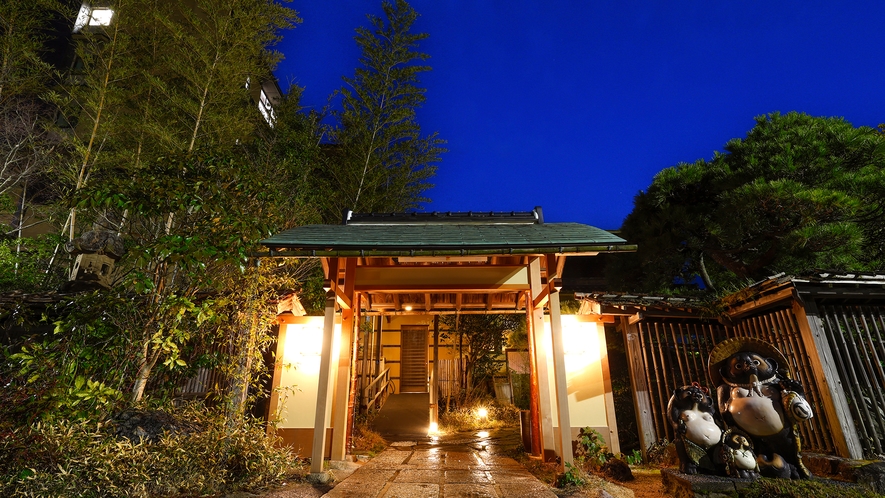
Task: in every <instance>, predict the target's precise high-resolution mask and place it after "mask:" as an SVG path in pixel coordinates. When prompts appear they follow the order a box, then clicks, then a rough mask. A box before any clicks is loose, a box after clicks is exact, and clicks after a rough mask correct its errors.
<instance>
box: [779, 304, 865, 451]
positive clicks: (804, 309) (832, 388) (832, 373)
mask: <svg viewBox="0 0 885 498" xmlns="http://www.w3.org/2000/svg"><path fill="white" fill-rule="evenodd" d="M793 314H795V315H796V322H797V323H798V324H799V332H800V334H801V336H802V344H803V345H805V348H806V351H807V352H808V357H809V358H811V361H810V362H809V363H810V364H811V369H812V371H813V372H814V377H815V380H816V381H817V383H818V386H820V395H821V397H822V398H823V399H822V400H821V404H823V409H824V412H825V413H826V414H827V421H828V422H829V425H830V427H829V429H830V432H831V433H832V435H833V442H834V443H835V445H836V452H837V453H838V454H839V456H841V457H845V458H851V459H854V460H860V459H862V458H863V447H862V446H861V444H860V438H859V437H858V434H857V429H856V428H855V427H854V417H853V416H852V415H851V408H850V407H849V406H848V400H847V399H846V397H845V388H844V387H843V386H842V379H840V377H839V371H838V370H837V368H836V365H837V361H836V360H835V358H834V356H833V351H832V350H831V349H830V344H829V342H828V341H827V336H826V332H825V331H824V329H823V324H822V322H821V319H820V315H819V313H818V310H817V305H816V304H815V302H814V299H805V306H802V305H800V304H799V303H798V302H795V301H794V302H793Z"/></svg>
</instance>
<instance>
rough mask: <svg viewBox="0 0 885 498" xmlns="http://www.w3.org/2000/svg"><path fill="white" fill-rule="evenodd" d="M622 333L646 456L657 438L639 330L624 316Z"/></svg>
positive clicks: (634, 404)
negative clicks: (623, 331) (624, 331)
mask: <svg viewBox="0 0 885 498" xmlns="http://www.w3.org/2000/svg"><path fill="white" fill-rule="evenodd" d="M621 329H622V330H626V331H627V332H626V333H624V344H625V346H626V348H627V360H628V361H629V362H630V387H631V388H632V391H633V407H634V409H635V410H636V423H637V424H638V426H639V427H637V429H639V430H638V432H639V443H640V446H641V447H642V448H641V449H642V454H643V456H645V457H648V454H647V452H648V449H649V448H651V445H652V444H654V443H655V442H656V441H657V440H658V436H657V433H656V432H655V422H654V417H653V415H652V408H651V395H650V394H649V386H648V383H647V382H646V381H645V367H644V366H643V363H642V346H641V345H640V343H639V335H638V334H639V330H638V327H636V325H629V324H628V323H627V319H626V318H622V319H621Z"/></svg>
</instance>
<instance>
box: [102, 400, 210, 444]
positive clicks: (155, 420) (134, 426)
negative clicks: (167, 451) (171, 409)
mask: <svg viewBox="0 0 885 498" xmlns="http://www.w3.org/2000/svg"><path fill="white" fill-rule="evenodd" d="M109 426H110V427H111V429H112V430H113V432H114V435H115V436H117V437H118V438H126V439H128V440H130V441H132V442H133V443H138V442H145V443H148V444H151V443H156V442H157V441H159V440H160V437H162V436H163V434H164V433H167V432H168V433H183V434H189V433H193V432H197V431H199V430H201V427H200V426H199V424H196V423H194V422H190V421H187V420H179V419H176V418H175V417H173V416H172V415H170V414H168V413H166V412H163V411H160V410H136V409H129V410H124V411H122V412H120V413H119V414H117V415H116V416H114V417H113V418H112V419H111V420H110V424H109Z"/></svg>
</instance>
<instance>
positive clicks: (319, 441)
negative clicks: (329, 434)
mask: <svg viewBox="0 0 885 498" xmlns="http://www.w3.org/2000/svg"><path fill="white" fill-rule="evenodd" d="M334 335H335V294H334V293H333V292H330V293H329V294H327V297H326V320H325V323H324V326H323V351H322V353H321V354H320V376H319V377H320V378H319V385H318V386H317V407H316V417H315V418H314V423H313V449H312V451H311V454H310V472H311V473H313V474H319V473H321V472H322V471H323V457H324V456H325V454H326V421H327V420H328V419H329V415H330V414H331V413H332V396H331V393H330V391H331V390H332V389H331V385H330V384H331V380H332V372H331V370H332V344H333V342H334V341H333V336H334Z"/></svg>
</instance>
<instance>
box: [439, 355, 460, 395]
mask: <svg viewBox="0 0 885 498" xmlns="http://www.w3.org/2000/svg"><path fill="white" fill-rule="evenodd" d="M461 372H462V371H461V360H459V359H453V360H439V381H438V382H437V385H438V386H439V395H438V398H437V399H439V404H440V405H445V404H446V403H447V401H448V400H449V399H452V398H457V397H458V394H459V393H460V392H461V386H462V385H463V383H462V381H463V379H462V375H461Z"/></svg>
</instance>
